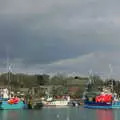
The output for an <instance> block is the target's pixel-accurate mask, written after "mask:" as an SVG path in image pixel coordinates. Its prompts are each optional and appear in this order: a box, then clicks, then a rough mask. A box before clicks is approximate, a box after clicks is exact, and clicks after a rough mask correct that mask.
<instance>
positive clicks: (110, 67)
mask: <svg viewBox="0 0 120 120" xmlns="http://www.w3.org/2000/svg"><path fill="white" fill-rule="evenodd" d="M109 69H110V74H109V79H111V75H112V73H113V69H112V65H111V64H109ZM111 91H112V92H113V80H112V83H111Z"/></svg>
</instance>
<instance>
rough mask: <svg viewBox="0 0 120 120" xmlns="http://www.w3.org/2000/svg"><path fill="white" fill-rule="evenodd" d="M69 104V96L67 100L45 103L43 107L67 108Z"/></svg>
mask: <svg viewBox="0 0 120 120" xmlns="http://www.w3.org/2000/svg"><path fill="white" fill-rule="evenodd" d="M69 102H70V97H69V96H68V97H67V99H60V100H51V101H43V105H44V106H67V105H68V103H69Z"/></svg>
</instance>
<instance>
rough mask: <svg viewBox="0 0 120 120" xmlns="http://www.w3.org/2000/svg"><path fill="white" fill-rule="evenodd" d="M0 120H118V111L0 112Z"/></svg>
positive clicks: (119, 113) (59, 109)
mask: <svg viewBox="0 0 120 120" xmlns="http://www.w3.org/2000/svg"><path fill="white" fill-rule="evenodd" d="M0 120H120V110H119V109H114V110H98V109H87V108H83V107H66V108H42V109H40V110H1V111H0Z"/></svg>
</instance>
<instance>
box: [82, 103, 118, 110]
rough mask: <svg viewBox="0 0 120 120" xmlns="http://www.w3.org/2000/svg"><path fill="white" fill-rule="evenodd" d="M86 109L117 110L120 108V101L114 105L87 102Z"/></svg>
mask: <svg viewBox="0 0 120 120" xmlns="http://www.w3.org/2000/svg"><path fill="white" fill-rule="evenodd" d="M84 107H85V108H91V109H116V108H120V101H119V102H113V103H96V102H85V104H84Z"/></svg>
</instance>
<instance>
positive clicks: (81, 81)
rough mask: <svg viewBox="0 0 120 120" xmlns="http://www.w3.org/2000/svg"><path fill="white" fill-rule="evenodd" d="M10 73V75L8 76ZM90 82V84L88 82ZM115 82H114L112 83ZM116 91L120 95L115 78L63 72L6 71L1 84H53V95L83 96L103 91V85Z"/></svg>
mask: <svg viewBox="0 0 120 120" xmlns="http://www.w3.org/2000/svg"><path fill="white" fill-rule="evenodd" d="M8 75H9V76H8ZM89 79H90V80H91V83H90V82H89V81H90V80H89ZM87 83H88V84H87ZM112 83H113V84H112ZM111 84H112V85H113V89H114V91H115V92H116V93H118V94H119V95H120V90H119V88H120V82H119V81H115V80H114V79H109V80H103V79H101V78H100V77H99V76H97V75H93V76H90V77H80V76H76V77H71V76H70V77H67V76H65V75H62V74H58V75H55V76H53V77H50V76H49V75H47V74H42V75H41V74H37V75H27V74H20V73H19V74H14V73H4V74H1V75H0V85H1V86H9V85H10V86H12V88H14V89H18V88H32V87H35V86H52V91H51V94H52V95H54V96H55V95H64V94H71V96H73V97H78V98H79V97H82V94H83V92H84V91H85V90H86V89H87V91H88V92H89V91H101V90H102V88H103V86H106V87H107V86H109V87H111Z"/></svg>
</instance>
